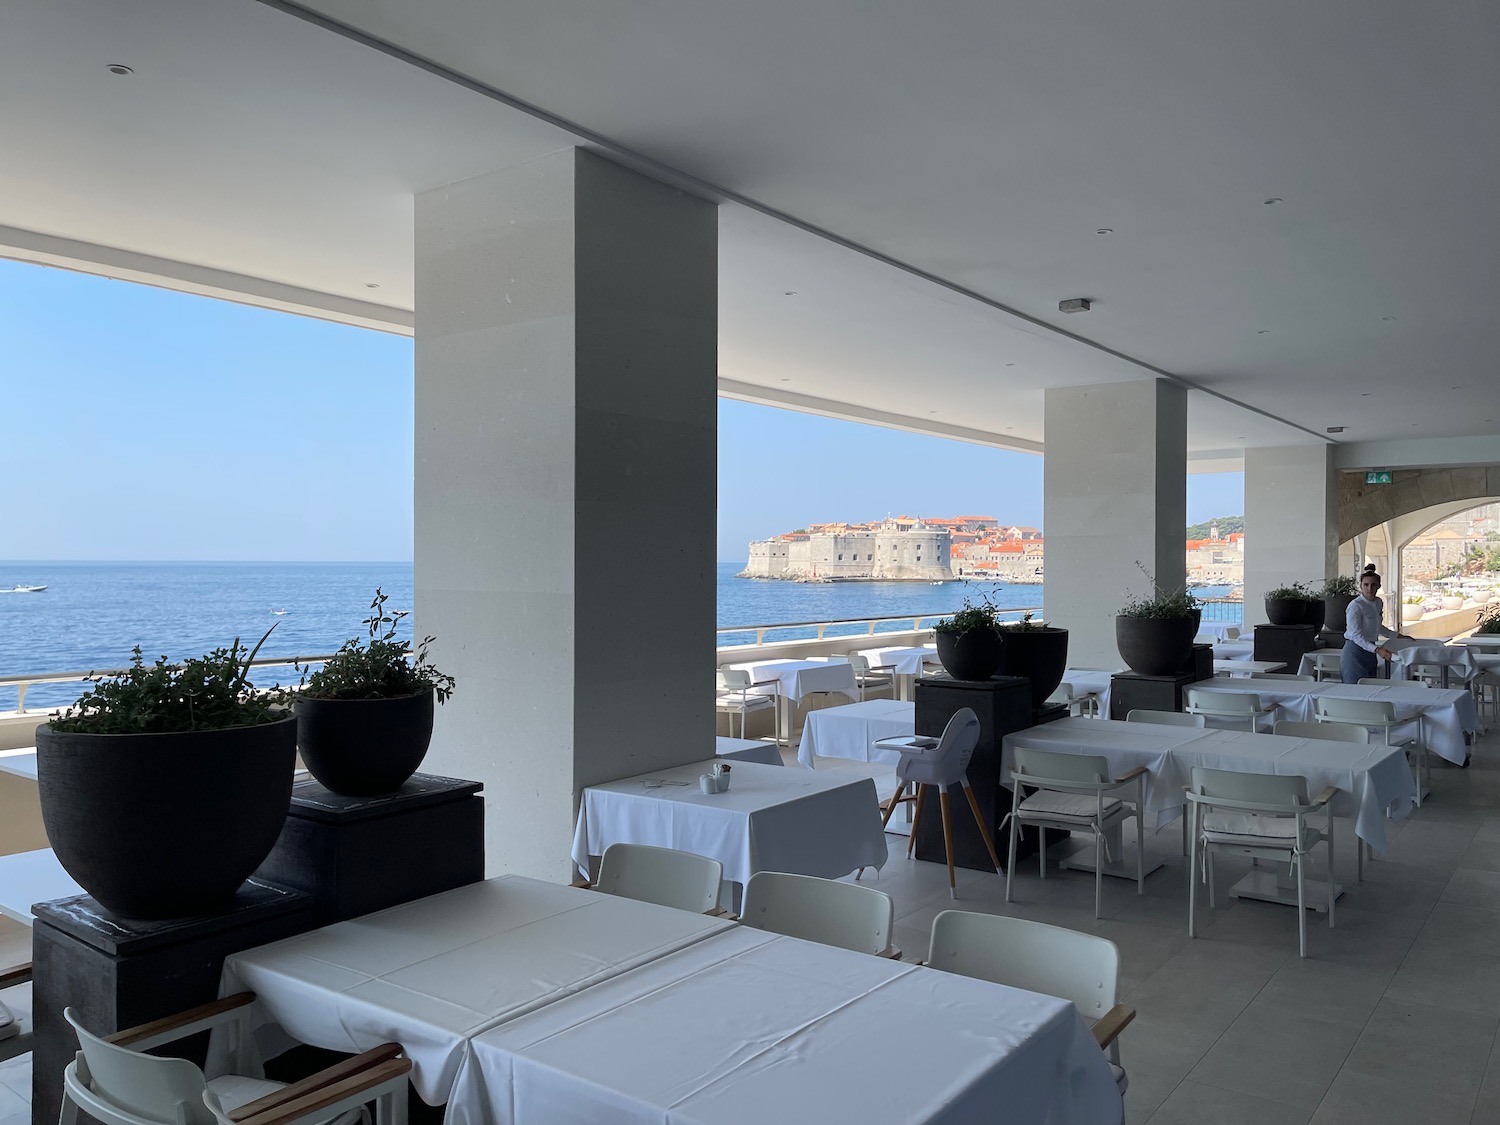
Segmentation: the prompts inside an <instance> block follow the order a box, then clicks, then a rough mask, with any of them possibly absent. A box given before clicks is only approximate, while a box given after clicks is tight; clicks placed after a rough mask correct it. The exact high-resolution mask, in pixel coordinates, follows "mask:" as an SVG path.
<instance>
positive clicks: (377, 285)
mask: <svg viewBox="0 0 1500 1125" xmlns="http://www.w3.org/2000/svg"><path fill="white" fill-rule="evenodd" d="M365 288H366V289H379V288H380V282H378V281H367V282H365Z"/></svg>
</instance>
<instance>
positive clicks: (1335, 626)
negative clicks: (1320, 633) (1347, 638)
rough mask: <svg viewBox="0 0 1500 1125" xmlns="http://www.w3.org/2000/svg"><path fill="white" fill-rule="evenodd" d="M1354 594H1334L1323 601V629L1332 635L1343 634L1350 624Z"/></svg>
mask: <svg viewBox="0 0 1500 1125" xmlns="http://www.w3.org/2000/svg"><path fill="white" fill-rule="evenodd" d="M1354 597H1355V595H1353V594H1333V595H1332V596H1330V597H1326V598H1324V599H1323V621H1322V625H1323V628H1325V629H1327V630H1328V631H1329V632H1330V633H1342V632H1343V631H1344V626H1345V624H1347V622H1348V616H1347V615H1348V612H1349V603H1350V602H1352V601H1353V600H1354Z"/></svg>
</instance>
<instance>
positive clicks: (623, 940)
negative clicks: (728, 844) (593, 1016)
mask: <svg viewBox="0 0 1500 1125" xmlns="http://www.w3.org/2000/svg"><path fill="white" fill-rule="evenodd" d="M761 768H764V769H769V768H770V767H761ZM736 772H738V770H736ZM782 772H786V773H792V772H800V771H791V770H786V771H782ZM731 925H732V924H731V923H728V922H725V921H724V920H723V919H721V918H709V917H706V916H704V915H701V914H691V913H688V912H687V911H683V910H670V909H668V908H666V907H662V906H654V905H652V904H650V903H644V902H636V901H634V900H632V899H625V898H617V897H616V896H614V895H607V894H602V893H600V892H598V891H585V890H579V889H576V888H573V887H564V886H559V885H557V884H554V883H541V882H537V881H536V880H533V879H525V878H522V877H520V876H518V875H504V876H501V877H500V878H498V879H491V880H489V881H488V882H485V883H475V884H472V885H470V886H467V887H460V888H459V889H458V890H454V891H448V892H446V893H445V894H440V895H434V896H432V897H431V898H425V899H420V900H418V901H416V902H409V903H405V904H403V905H401V906H395V907H391V908H390V909H388V910H382V911H379V912H378V913H375V914H369V915H366V916H365V917H363V918H354V919H351V920H349V921H347V922H340V923H338V924H337V925H333V926H328V927H325V928H323V929H321V930H314V931H313V932H311V933H307V934H300V935H298V936H297V937H292V938H286V939H285V940H283V941H278V942H273V943H272V944H270V945H263V946H261V947H260V948H258V949H251V950H247V951H245V952H243V953H234V954H231V955H230V956H229V957H228V958H227V959H226V960H225V962H224V971H223V975H222V977H221V980H220V986H219V994H220V995H221V996H228V995H230V994H232V993H235V992H242V991H245V990H246V989H249V990H250V991H252V992H254V993H255V994H256V997H257V999H256V1005H255V1019H256V1021H257V1022H258V1023H260V1024H262V1025H275V1027H279V1029H280V1030H281V1031H282V1032H284V1033H285V1034H286V1035H290V1036H291V1037H292V1038H293V1039H295V1040H297V1041H300V1042H303V1043H311V1044H312V1045H313V1046H316V1047H326V1048H329V1049H330V1050H335V1051H349V1052H359V1051H366V1050H369V1049H370V1048H371V1047H377V1046H379V1045H380V1044H381V1043H388V1042H397V1043H400V1044H401V1046H402V1047H403V1048H404V1049H405V1051H406V1054H407V1056H408V1057H409V1058H410V1059H411V1060H412V1083H413V1085H414V1086H415V1088H416V1091H417V1093H418V1094H419V1095H420V1096H421V1098H422V1100H423V1101H425V1102H427V1103H428V1104H429V1105H441V1104H442V1103H443V1102H445V1101H447V1100H448V1096H449V1092H450V1091H451V1089H452V1087H453V1083H454V1080H455V1079H456V1078H457V1076H458V1073H459V1070H460V1068H461V1067H462V1065H463V1063H464V1061H465V1059H466V1057H467V1054H468V1041H469V1039H470V1038H472V1037H473V1036H474V1035H477V1034H478V1033H479V1032H481V1031H483V1030H485V1029H486V1028H490V1027H494V1026H495V1025H496V1024H499V1023H501V1022H503V1021H505V1020H508V1019H514V1018H516V1017H517V1016H521V1015H523V1014H525V1013H526V1012H529V1011H532V1010H534V1009H536V1008H538V1007H541V1006H542V1005H545V1004H549V1003H551V1002H553V1001H556V1000H558V999H559V998H560V997H564V996H567V995H569V994H571V993H574V992H577V991H578V990H580V989H583V988H586V987H588V986H589V985H593V984H597V983H599V982H601V981H606V980H608V979H609V978H610V977H613V976H617V975H619V974H620V973H623V972H626V971H628V970H630V969H633V968H635V967H636V966H639V965H643V964H645V963H646V962H648V961H652V960H655V959H656V958H659V957H662V956H664V955H666V954H668V953H671V952H673V951H675V950H678V949H681V948H683V947H684V946H687V945H691V944H692V943H693V942H696V941H701V940H703V939H704V938H706V937H708V936H709V935H710V934H713V933H716V932H718V931H720V930H724V929H727V928H729V927H730V926H731ZM268 1030H269V1031H271V1032H272V1033H273V1034H274V1028H268ZM283 1045H285V1044H284V1041H283Z"/></svg>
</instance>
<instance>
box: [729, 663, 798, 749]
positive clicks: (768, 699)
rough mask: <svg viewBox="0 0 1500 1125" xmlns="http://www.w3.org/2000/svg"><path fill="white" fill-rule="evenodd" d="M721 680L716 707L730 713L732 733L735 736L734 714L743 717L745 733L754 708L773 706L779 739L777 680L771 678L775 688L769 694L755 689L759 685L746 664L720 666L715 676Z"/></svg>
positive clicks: (742, 728)
mask: <svg viewBox="0 0 1500 1125" xmlns="http://www.w3.org/2000/svg"><path fill="white" fill-rule="evenodd" d="M716 678H717V680H718V691H717V693H716V694H715V696H714V710H715V711H723V712H726V713H727V714H728V715H729V716H730V719H729V736H730V737H731V738H733V737H734V716H735V715H738V716H739V717H740V737H741V738H744V737H745V719H746V717H747V716H748V715H749V714H750V712H751V711H763V710H765V709H766V708H767V707H769V708H771V716H772V717H771V722H772V725H773V726H774V727H775V730H776V737H777V740H778V742H779V741H780V738H781V724H780V723H779V722H778V721H777V720H778V718H779V715H778V714H777V712H778V707H777V700H778V699H780V698H781V692H780V684H779V683H777V681H775V680H772V681H769V682H770V684H771V685H773V686H774V687H775V688H776V690H775V691H773V692H772V693H771V694H770V695H760V694H757V693H755V691H754V689H755V688H756V687H759V686H763V685H758V684H756V683H755V682H754V679H753V678H752V677H751V675H750V673H749V672H748V671H746V670H745V669H744V668H721V669H720V670H719V671H718V673H717V676H716Z"/></svg>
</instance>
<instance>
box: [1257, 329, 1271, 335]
mask: <svg viewBox="0 0 1500 1125" xmlns="http://www.w3.org/2000/svg"><path fill="white" fill-rule="evenodd" d="M1255 334H1256V335H1257V336H1269V335H1270V334H1271V330H1270V329H1269V328H1257V329H1256V330H1255Z"/></svg>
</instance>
